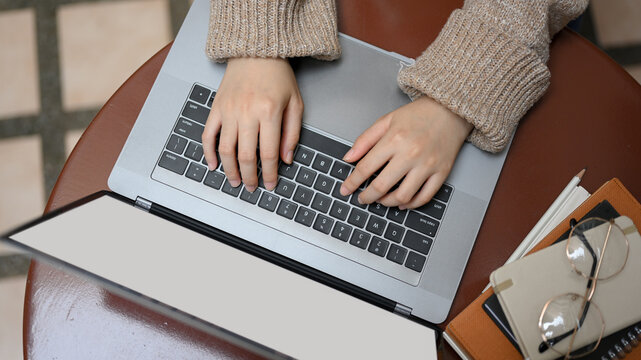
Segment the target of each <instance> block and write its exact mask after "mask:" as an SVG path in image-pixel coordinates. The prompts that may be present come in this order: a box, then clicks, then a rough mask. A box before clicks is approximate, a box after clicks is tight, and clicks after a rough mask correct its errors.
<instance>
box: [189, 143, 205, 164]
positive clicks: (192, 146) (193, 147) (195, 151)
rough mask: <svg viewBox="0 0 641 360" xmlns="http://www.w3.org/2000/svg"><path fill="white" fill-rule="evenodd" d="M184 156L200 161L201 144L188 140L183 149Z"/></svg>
mask: <svg viewBox="0 0 641 360" xmlns="http://www.w3.org/2000/svg"><path fill="white" fill-rule="evenodd" d="M185 156H186V157H188V158H190V159H192V160H194V161H200V159H202V158H203V146H202V145H200V144H196V143H195V142H193V141H190V142H189V146H187V150H186V151H185Z"/></svg>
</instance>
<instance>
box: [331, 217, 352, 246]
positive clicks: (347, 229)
mask: <svg viewBox="0 0 641 360" xmlns="http://www.w3.org/2000/svg"><path fill="white" fill-rule="evenodd" d="M351 233H352V227H351V226H349V225H347V224H343V223H342V222H339V221H337V222H336V225H335V226H334V230H333V231H332V236H333V237H335V238H336V239H338V240H341V241H347V240H349V235H350V234H351Z"/></svg>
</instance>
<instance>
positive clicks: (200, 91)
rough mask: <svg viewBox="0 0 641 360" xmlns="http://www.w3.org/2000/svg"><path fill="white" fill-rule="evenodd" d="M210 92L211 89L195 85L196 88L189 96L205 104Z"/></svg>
mask: <svg viewBox="0 0 641 360" xmlns="http://www.w3.org/2000/svg"><path fill="white" fill-rule="evenodd" d="M210 93H211V91H209V89H205V88H204V87H202V86H200V85H194V89H193V90H192V91H191V94H190V95H189V98H190V99H191V100H194V101H196V102H199V103H201V104H205V103H206V102H207V99H208V98H209V94H210Z"/></svg>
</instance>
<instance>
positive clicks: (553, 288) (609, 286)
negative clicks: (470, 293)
mask: <svg viewBox="0 0 641 360" xmlns="http://www.w3.org/2000/svg"><path fill="white" fill-rule="evenodd" d="M616 224H617V225H619V227H621V229H623V230H624V231H625V230H626V229H628V231H631V232H630V233H628V234H627V238H628V240H629V245H630V248H629V254H628V261H627V263H626V265H625V267H624V268H623V270H622V271H621V272H620V273H619V274H618V275H616V276H614V277H612V278H610V279H607V280H599V281H598V282H597V287H596V291H595V293H594V296H593V298H592V303H595V304H597V306H598V308H599V309H600V311H601V313H602V314H603V318H604V320H605V332H604V334H603V336H604V337H605V336H607V335H609V334H611V333H613V332H615V331H617V330H619V329H622V328H623V327H625V326H628V325H630V324H633V323H635V322H639V321H640V320H641V307H640V306H639V299H641V281H639V274H641V236H639V232H638V230H637V229H636V228H635V227H634V224H633V223H632V220H630V218H628V217H626V216H621V217H618V218H617V219H616ZM566 241H567V240H566ZM566 241H561V242H559V243H557V244H554V245H551V246H549V247H547V248H545V249H542V250H540V251H538V252H536V253H533V254H530V255H528V256H525V257H524V258H522V259H519V260H517V261H514V262H512V263H509V264H506V265H504V266H502V267H500V268H499V269H497V270H495V271H494V272H492V274H491V275H490V282H491V284H492V287H493V288H494V292H495V293H496V294H497V296H498V298H499V301H500V303H501V307H502V308H503V310H504V312H505V315H506V317H507V318H508V321H509V323H510V327H511V328H512V330H513V331H514V335H515V336H516V338H517V340H518V342H519V346H520V348H521V351H522V353H523V355H524V357H525V358H526V359H527V358H529V359H555V358H558V357H559V354H558V353H556V352H554V351H552V350H547V351H545V352H544V353H539V351H538V347H539V344H540V343H541V341H542V338H541V335H540V330H539V327H538V320H539V315H540V314H541V310H542V309H543V306H544V304H545V303H546V301H547V300H548V299H550V298H551V297H553V296H556V295H561V294H564V293H577V294H581V295H582V294H584V293H585V290H586V285H587V280H586V279H585V278H583V277H582V276H581V275H578V274H577V273H576V272H574V270H573V269H572V267H571V266H570V263H569V261H568V259H567V257H566V253H565V246H566ZM589 311H591V310H589ZM582 334H584V333H582V332H578V334H577V337H576V339H575V346H574V348H575V349H578V348H580V347H581V346H584V345H587V344H589V343H591V342H592V341H594V340H596V339H590V338H587V337H584V336H581V335H582Z"/></svg>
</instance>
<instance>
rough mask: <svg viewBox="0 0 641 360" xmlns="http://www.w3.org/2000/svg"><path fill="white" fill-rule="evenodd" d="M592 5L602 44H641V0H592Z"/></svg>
mask: <svg viewBox="0 0 641 360" xmlns="http://www.w3.org/2000/svg"><path fill="white" fill-rule="evenodd" d="M590 6H591V8H592V18H593V19H594V27H595V29H594V30H595V33H596V36H597V39H598V41H599V42H600V45H601V46H603V47H606V48H607V47H615V46H626V45H635V44H641V1H639V0H592V1H591V2H590Z"/></svg>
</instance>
